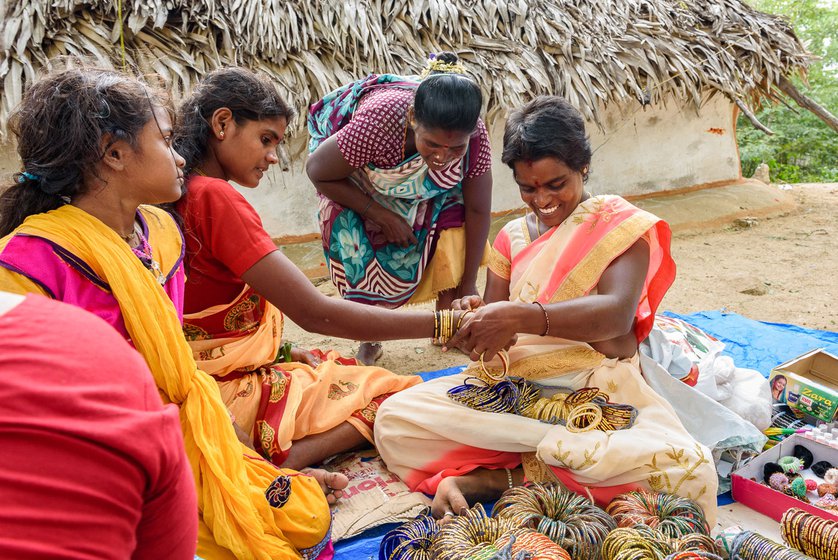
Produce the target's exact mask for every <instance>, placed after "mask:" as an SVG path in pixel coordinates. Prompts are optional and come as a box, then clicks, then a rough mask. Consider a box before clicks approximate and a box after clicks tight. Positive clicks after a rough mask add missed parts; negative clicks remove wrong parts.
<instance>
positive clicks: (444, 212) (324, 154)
mask: <svg viewBox="0 0 838 560" xmlns="http://www.w3.org/2000/svg"><path fill="white" fill-rule="evenodd" d="M425 74H426V76H425V77H424V79H422V80H421V82H417V81H416V80H415V79H414V78H403V77H399V76H393V75H390V74H382V75H371V76H368V77H367V78H364V79H363V80H360V81H357V82H355V83H352V84H348V85H346V86H343V87H342V88H340V89H338V90H336V91H334V92H332V93H330V94H329V95H327V96H326V97H325V98H323V99H322V100H320V101H318V102H317V103H316V104H315V105H313V106H312V107H311V111H310V115H309V119H308V128H309V133H310V134H311V143H310V144H309V150H310V151H311V155H310V156H309V159H308V163H307V165H306V171H307V172H308V176H309V178H310V179H311V181H312V182H313V183H314V186H315V188H316V189H317V192H318V194H319V197H320V231H321V234H322V239H323V251H324V252H325V254H326V260H327V261H328V263H329V273H330V274H331V278H332V282H333V283H334V284H335V286H337V289H338V292H339V293H340V295H341V297H343V298H344V299H346V300H349V301H356V302H359V303H364V304H367V305H375V306H379V307H385V308H391V309H392V308H396V307H400V306H402V305H404V304H406V303H422V302H425V301H430V300H433V299H437V309H447V308H449V307H450V305H451V302H452V300H453V299H455V298H456V297H462V296H466V295H470V294H476V293H477V288H476V280H477V270H478V268H479V267H480V263H481V261H482V259H483V255H484V251H485V249H486V238H487V236H488V235H489V220H490V210H491V201H492V172H491V165H492V159H491V148H490V144H489V135H488V133H487V131H486V127H485V126H484V124H483V121H481V120H480V118H479V115H480V110H481V108H482V104H483V96H482V94H481V92H480V87H479V86H478V85H477V84H476V83H475V82H474V81H473V80H471V79H470V78H468V77H466V76H465V74H464V69H463V67H462V65H461V64H460V63H459V62H458V59H457V55H455V54H454V53H450V52H443V53H439V54H438V55H436V56H434V55H431V59H430V60H429V61H428V68H427V70H426V72H425ZM355 339H356V340H364V338H363V337H362V336H361V333H357V334H356V338H355ZM366 340H381V339H379V338H373V339H370V338H367V339H366ZM380 355H381V345H380V344H378V343H377V342H365V343H362V344H361V347H360V349H359V350H358V354H357V357H358V359H359V360H360V361H361V362H362V363H365V364H373V363H375V361H376V360H377V359H378V358H379V357H380Z"/></svg>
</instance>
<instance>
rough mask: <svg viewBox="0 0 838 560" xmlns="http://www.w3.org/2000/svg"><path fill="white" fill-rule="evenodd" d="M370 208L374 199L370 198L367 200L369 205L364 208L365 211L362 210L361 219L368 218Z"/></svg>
mask: <svg viewBox="0 0 838 560" xmlns="http://www.w3.org/2000/svg"><path fill="white" fill-rule="evenodd" d="M370 206H372V197H369V200H367V205H366V206H364V209H363V210H361V217H362V218H365V217H366V215H367V211H368V210H369V209H370Z"/></svg>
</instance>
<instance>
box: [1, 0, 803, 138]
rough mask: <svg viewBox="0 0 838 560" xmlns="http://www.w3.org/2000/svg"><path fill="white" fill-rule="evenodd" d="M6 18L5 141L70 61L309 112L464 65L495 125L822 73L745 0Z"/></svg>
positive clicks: (75, 2)
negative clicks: (31, 99)
mask: <svg viewBox="0 0 838 560" xmlns="http://www.w3.org/2000/svg"><path fill="white" fill-rule="evenodd" d="M4 4H5V6H4ZM0 13H2V14H3V22H4V24H3V29H2V31H0V80H2V87H3V90H2V91H3V99H2V105H0V135H2V134H3V133H4V132H5V128H6V121H7V118H8V115H9V111H10V110H11V109H12V107H14V106H15V105H16V104H17V103H18V102H19V100H20V98H21V93H22V91H23V88H24V87H25V85H26V84H27V83H30V82H31V81H32V80H33V79H34V78H35V76H36V72H37V71H38V70H39V69H41V68H42V67H49V65H50V60H52V59H55V58H56V57H58V56H61V55H79V56H83V57H85V58H88V59H93V60H95V61H98V62H100V63H102V64H108V65H115V66H117V67H119V66H121V65H122V64H123V59H124V61H125V63H127V64H128V65H129V66H133V67H136V68H139V69H141V70H142V71H154V72H157V73H158V74H160V75H161V76H162V77H163V78H164V79H165V80H167V81H168V83H169V84H170V85H171V88H172V90H173V93H174V95H175V97H177V96H178V95H180V94H182V92H184V91H188V90H189V89H190V87H191V86H192V84H193V83H194V82H195V81H196V79H198V78H199V77H200V76H201V75H202V74H203V73H205V72H207V71H209V70H212V69H214V68H217V67H219V66H223V65H226V64H230V63H237V64H244V65H247V66H250V67H252V68H255V69H259V70H262V71H264V72H266V73H268V74H269V75H272V76H273V77H275V79H276V80H277V83H278V84H279V87H280V88H281V89H283V90H284V91H285V93H286V94H288V95H289V96H290V97H291V99H292V100H293V101H294V102H295V103H296V104H297V105H298V106H302V105H304V104H307V103H311V102H312V101H314V100H316V99H317V98H319V97H320V96H322V95H323V94H324V93H326V92H328V91H330V90H331V89H333V88H335V87H337V86H338V85H340V84H342V83H345V82H347V81H350V80H352V79H354V78H356V77H361V76H363V75H365V74H366V73H368V72H383V71H390V72H396V73H399V72H401V73H415V72H417V71H418V70H419V69H420V66H421V65H423V63H424V58H425V55H426V53H428V52H434V51H439V50H453V51H456V52H458V53H459V54H460V56H461V58H462V59H463V60H464V61H465V62H466V63H467V64H468V68H469V70H470V72H471V73H472V74H473V76H474V77H475V78H476V79H477V80H478V82H479V83H480V84H482V87H483V88H484V91H485V93H486V94H487V110H488V120H489V121H492V120H493V119H494V117H495V116H497V115H498V114H499V113H501V112H502V111H504V110H505V109H506V108H509V107H513V106H516V105H519V104H521V103H523V102H525V101H527V100H529V99H530V98H532V96H534V95H538V94H544V93H553V94H558V95H562V96H564V97H566V98H567V99H568V100H569V101H570V102H571V103H573V104H574V105H575V106H576V107H578V108H579V109H580V110H582V112H583V113H584V114H585V116H586V117H587V118H588V119H589V120H592V121H595V122H599V116H600V113H601V111H602V109H603V107H604V106H606V105H608V104H609V103H612V102H621V103H625V102H629V103H633V102H637V103H641V104H648V103H651V104H657V103H663V102H664V101H665V100H666V99H671V96H672V95H674V96H675V98H676V99H680V100H684V101H687V102H691V103H692V104H693V105H694V106H695V107H696V108H697V107H699V106H700V104H701V103H702V99H705V98H706V94H707V93H708V92H709V93H710V94H715V93H721V94H723V95H725V96H727V97H728V98H730V99H731V101H733V102H735V103H737V104H739V105H740V106H741V107H743V108H747V107H756V106H759V105H760V103H762V102H763V101H765V100H766V99H767V100H777V99H779V98H780V97H781V95H782V94H781V88H780V85H779V84H781V83H782V84H783V85H784V87H785V86H787V85H790V84H789V82H788V81H787V80H786V77H787V76H789V75H791V74H795V73H797V74H800V75H804V73H805V69H806V66H807V64H808V63H809V62H810V60H811V55H810V54H808V53H807V52H806V49H805V48H804V47H803V45H802V44H801V42H800V41H799V40H798V38H797V37H796V36H795V34H794V32H793V30H792V29H791V28H790V26H789V25H788V23H787V22H785V21H784V20H782V19H780V18H778V17H776V16H772V15H768V14H764V13H761V12H758V11H755V10H754V9H752V8H750V7H749V6H748V5H747V4H744V3H743V2H741V1H740V0H340V1H339V0H208V1H203V2H195V1H193V0H111V1H108V0H87V1H85V0H49V1H45V0H33V1H31V2H22V1H9V2H4V0H0ZM120 15H121V19H120ZM120 21H122V22H124V29H123V33H122V38H123V39H124V49H123V48H122V47H120V39H121V33H120V30H121V26H120ZM297 126H299V123H298V125H297Z"/></svg>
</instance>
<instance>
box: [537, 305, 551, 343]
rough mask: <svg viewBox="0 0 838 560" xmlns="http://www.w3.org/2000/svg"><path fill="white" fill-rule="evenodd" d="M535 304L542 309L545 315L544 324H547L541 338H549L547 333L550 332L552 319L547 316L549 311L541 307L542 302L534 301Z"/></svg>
mask: <svg viewBox="0 0 838 560" xmlns="http://www.w3.org/2000/svg"><path fill="white" fill-rule="evenodd" d="M533 303H534V304H535V305H537V306H539V307H540V308H541V311H542V313H544V322H545V323H546V326H545V327H544V332H543V333H541V336H547V333H549V332H550V317H549V316H548V315H547V310H546V309H544V306H543V305H541V302H540V301H534V302H533Z"/></svg>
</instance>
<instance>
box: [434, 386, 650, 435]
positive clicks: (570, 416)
mask: <svg viewBox="0 0 838 560" xmlns="http://www.w3.org/2000/svg"><path fill="white" fill-rule="evenodd" d="M448 396H449V397H450V398H451V399H452V400H454V401H455V402H458V403H460V404H463V405H465V406H467V407H469V408H473V409H474V410H480V411H483V412H508V413H512V414H518V415H520V416H525V417H527V418H533V419H535V420H539V421H541V422H546V423H548V424H561V425H564V426H565V427H566V428H567V429H568V431H570V432H587V431H590V430H602V431H611V430H624V429H626V428H630V427H631V426H632V425H633V424H634V420H635V418H636V417H637V409H636V408H634V407H633V406H631V405H627V404H617V403H612V402H609V401H608V395H607V394H606V393H603V392H602V391H600V390H599V389H598V388H597V387H584V388H582V389H580V390H578V391H572V392H569V391H560V392H557V393H555V394H554V395H552V396H551V397H542V396H541V389H539V387H538V386H537V385H536V384H534V383H531V382H530V381H527V380H525V379H521V378H508V377H506V378H503V379H501V380H499V381H496V382H486V381H485V380H483V379H481V378H478V377H469V378H467V379H466V381H465V383H463V384H462V385H458V386H456V387H452V388H451V389H449V390H448Z"/></svg>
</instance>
